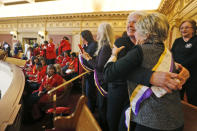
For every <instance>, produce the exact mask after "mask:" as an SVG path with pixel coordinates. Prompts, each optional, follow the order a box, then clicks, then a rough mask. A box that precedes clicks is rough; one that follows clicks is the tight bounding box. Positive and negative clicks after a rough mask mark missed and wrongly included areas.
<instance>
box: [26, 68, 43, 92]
mask: <svg viewBox="0 0 197 131" xmlns="http://www.w3.org/2000/svg"><path fill="white" fill-rule="evenodd" d="M42 68H43V67H42V65H41V64H37V65H36V69H37V73H36V75H35V76H34V77H33V78H32V79H31V80H28V81H27V83H26V84H28V85H27V86H26V87H27V88H29V91H30V92H32V91H34V90H37V89H38V88H39V87H40V85H41V82H42V79H43V78H44V77H45V75H46V71H43V70H42Z"/></svg>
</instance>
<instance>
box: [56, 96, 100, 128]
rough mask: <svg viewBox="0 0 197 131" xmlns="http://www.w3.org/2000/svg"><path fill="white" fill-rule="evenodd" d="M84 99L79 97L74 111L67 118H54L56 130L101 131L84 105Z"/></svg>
mask: <svg viewBox="0 0 197 131" xmlns="http://www.w3.org/2000/svg"><path fill="white" fill-rule="evenodd" d="M86 101H87V99H86V97H85V96H83V95H82V96H81V97H80V98H79V101H78V103H77V106H76V110H75V112H74V113H72V114H71V115H69V116H65V117H64V116H57V117H55V118H54V127H55V129H56V130H72V131H101V128H100V126H99V125H98V123H97V121H96V120H95V118H94V116H93V115H92V113H91V111H90V110H89V108H88V107H87V105H86Z"/></svg>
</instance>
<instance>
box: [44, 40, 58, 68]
mask: <svg viewBox="0 0 197 131" xmlns="http://www.w3.org/2000/svg"><path fill="white" fill-rule="evenodd" d="M46 59H47V65H49V64H55V59H56V52H55V44H54V43H53V39H52V38H50V40H49V43H48V45H47V48H46Z"/></svg>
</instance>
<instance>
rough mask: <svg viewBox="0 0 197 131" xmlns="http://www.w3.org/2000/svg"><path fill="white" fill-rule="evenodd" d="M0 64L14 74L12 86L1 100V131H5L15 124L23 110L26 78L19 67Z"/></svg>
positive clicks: (4, 63)
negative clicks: (20, 110) (22, 97)
mask: <svg viewBox="0 0 197 131" xmlns="http://www.w3.org/2000/svg"><path fill="white" fill-rule="evenodd" d="M0 64H3V65H5V66H6V67H8V68H10V69H11V71H12V73H13V79H12V82H11V85H10V87H9V88H8V90H7V91H6V93H5V94H4V96H3V97H2V99H1V100H0V131H5V130H6V127H7V126H8V125H12V124H13V123H14V121H15V119H16V117H17V114H18V111H19V109H20V108H21V104H20V100H21V96H22V93H23V89H24V85H25V77H24V74H23V72H22V70H21V69H20V68H18V67H17V66H15V65H12V64H8V63H6V62H1V63H0ZM2 68H3V66H2ZM8 73H9V72H8Z"/></svg>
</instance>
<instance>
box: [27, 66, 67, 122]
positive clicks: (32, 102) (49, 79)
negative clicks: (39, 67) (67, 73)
mask: <svg viewBox="0 0 197 131" xmlns="http://www.w3.org/2000/svg"><path fill="white" fill-rule="evenodd" d="M63 82H64V79H63V78H62V77H61V76H60V75H58V74H57V73H56V68H55V67H54V66H53V65H52V64H51V65H48V66H47V75H45V77H44V78H43V81H42V82H41V85H40V87H39V89H38V90H35V91H34V92H33V93H32V94H31V95H30V96H29V97H28V98H27V99H25V100H24V111H25V113H26V115H27V117H28V118H29V119H35V118H38V116H33V115H32V111H33V112H34V110H37V111H38V109H39V108H38V107H37V106H39V105H38V104H39V103H47V102H48V101H49V98H50V96H49V95H48V94H46V93H47V91H49V90H50V89H52V88H55V87H57V86H59V85H60V84H62V83H63ZM62 91H63V88H62V89H59V90H58V92H57V95H59V94H60V93H61V92H62Z"/></svg>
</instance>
